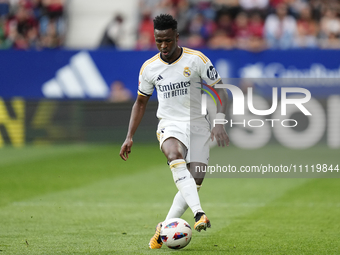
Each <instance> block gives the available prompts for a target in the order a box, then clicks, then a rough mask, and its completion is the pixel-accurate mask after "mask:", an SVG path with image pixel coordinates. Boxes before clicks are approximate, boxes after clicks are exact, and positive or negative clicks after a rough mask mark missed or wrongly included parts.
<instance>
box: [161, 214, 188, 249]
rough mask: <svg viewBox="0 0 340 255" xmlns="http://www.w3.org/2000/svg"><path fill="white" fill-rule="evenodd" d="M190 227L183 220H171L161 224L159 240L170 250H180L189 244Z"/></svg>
mask: <svg viewBox="0 0 340 255" xmlns="http://www.w3.org/2000/svg"><path fill="white" fill-rule="evenodd" d="M191 235H192V232H191V227H190V225H189V224H188V222H186V221H185V220H183V219H180V218H173V219H168V220H166V221H164V222H163V223H162V229H161V234H160V236H161V239H162V241H163V243H164V244H165V245H166V246H168V247H169V248H171V249H182V248H184V247H185V246H187V245H188V244H189V243H190V240H191Z"/></svg>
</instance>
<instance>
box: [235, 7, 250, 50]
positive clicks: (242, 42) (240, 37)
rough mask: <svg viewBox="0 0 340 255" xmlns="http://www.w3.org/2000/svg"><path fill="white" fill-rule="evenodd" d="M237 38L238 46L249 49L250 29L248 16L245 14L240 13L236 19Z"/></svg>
mask: <svg viewBox="0 0 340 255" xmlns="http://www.w3.org/2000/svg"><path fill="white" fill-rule="evenodd" d="M234 31H235V38H236V45H237V47H238V48H240V49H247V46H248V45H247V44H248V40H249V38H250V29H249V26H248V16H247V14H246V13H245V12H240V13H239V14H238V15H237V16H236V18H235V25H234Z"/></svg>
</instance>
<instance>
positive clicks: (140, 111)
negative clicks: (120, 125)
mask: <svg viewBox="0 0 340 255" xmlns="http://www.w3.org/2000/svg"><path fill="white" fill-rule="evenodd" d="M149 98H150V97H149V96H142V95H138V96H137V99H136V102H135V103H134V105H133V107H132V111H131V116H130V123H129V128H128V133H127V135H126V139H125V141H124V143H123V145H122V147H121V149H120V153H119V155H120V157H121V158H122V159H123V160H125V161H126V160H127V159H128V158H129V154H130V153H131V147H132V144H133V141H132V138H133V136H134V134H135V132H136V130H137V128H138V126H139V124H140V122H141V120H142V118H143V115H144V113H145V108H146V105H147V103H148V101H149Z"/></svg>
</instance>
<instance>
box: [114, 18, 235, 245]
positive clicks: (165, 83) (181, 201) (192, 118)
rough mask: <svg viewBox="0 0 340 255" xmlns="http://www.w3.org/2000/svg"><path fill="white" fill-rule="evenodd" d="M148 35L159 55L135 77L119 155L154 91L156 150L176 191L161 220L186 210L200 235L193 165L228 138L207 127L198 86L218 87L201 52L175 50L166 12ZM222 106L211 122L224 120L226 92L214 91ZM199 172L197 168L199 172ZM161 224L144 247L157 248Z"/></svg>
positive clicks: (202, 221) (203, 224)
mask: <svg viewBox="0 0 340 255" xmlns="http://www.w3.org/2000/svg"><path fill="white" fill-rule="evenodd" d="M154 36H155V41H156V45H157V48H158V50H159V51H160V53H158V54H156V55H155V56H154V57H152V58H150V59H149V60H147V61H146V62H145V63H144V64H143V66H142V67H141V70H140V73H139V87H138V96H137V99H136V102H135V103H134V105H133V108H132V112H131V117H130V123H129V128H128V133H127V136H126V139H125V141H124V143H123V145H122V147H121V150H120V157H121V158H122V159H123V160H127V159H128V157H129V154H130V152H131V147H132V144H133V141H132V138H133V135H134V134H135V132H136V130H137V127H138V125H139V123H140V121H141V120H142V117H143V115H144V112H145V108H146V105H147V102H148V100H149V97H150V96H151V95H152V93H153V90H154V88H156V90H157V97H158V101H159V106H158V110H157V118H158V119H159V124H158V129H157V138H158V140H159V143H160V148H161V150H162V152H163V153H164V155H165V157H166V158H167V160H168V164H169V166H170V169H171V171H172V174H173V179H174V182H175V184H176V186H177V188H178V192H177V194H176V195H175V198H174V200H173V203H172V206H171V208H170V210H169V212H168V215H167V216H166V219H171V218H179V217H181V216H182V215H183V213H184V212H185V210H186V209H187V208H188V207H190V209H191V210H192V212H193V214H194V218H195V225H194V229H195V230H197V231H199V232H200V231H201V230H202V229H204V230H206V228H209V227H210V226H211V224H210V221H209V219H208V217H207V216H206V215H205V213H204V211H203V209H202V207H201V204H200V199H199V196H198V190H199V189H200V187H201V184H202V182H203V179H204V174H205V173H203V171H202V172H199V171H198V172H196V171H195V169H196V168H195V167H196V166H199V167H204V166H207V164H208V159H209V140H210V138H211V139H212V140H214V138H215V139H216V140H217V143H218V145H219V146H223V147H224V146H225V145H229V137H228V135H227V133H226V132H225V129H224V126H223V125H216V126H215V127H214V128H213V129H211V130H210V125H209V123H208V121H207V119H206V118H205V116H204V115H202V114H201V111H200V109H201V90H200V89H198V88H197V87H200V86H201V84H200V83H197V81H201V80H203V81H204V82H205V83H206V84H207V85H210V86H214V85H215V84H217V83H221V78H220V77H219V74H218V73H217V72H216V70H215V68H214V66H213V65H212V63H211V61H210V60H209V59H208V58H207V57H206V56H205V55H204V54H202V53H201V52H199V51H195V50H192V49H188V48H184V47H179V46H178V37H179V34H178V33H177V21H176V20H175V19H174V18H173V17H172V16H171V15H168V14H161V15H159V16H157V17H156V18H155V19H154ZM216 91H217V93H218V95H219V96H220V98H221V99H222V102H223V104H222V105H220V104H218V106H217V116H216V118H217V119H224V118H225V115H224V113H225V112H226V102H227V93H226V91H225V90H224V89H216ZM201 169H202V168H201ZM161 226H162V222H160V223H158V225H157V227H156V233H155V234H154V236H153V237H152V238H151V240H150V243H149V247H150V248H151V249H159V248H161V247H162V244H163V243H162V240H161V238H160V230H161Z"/></svg>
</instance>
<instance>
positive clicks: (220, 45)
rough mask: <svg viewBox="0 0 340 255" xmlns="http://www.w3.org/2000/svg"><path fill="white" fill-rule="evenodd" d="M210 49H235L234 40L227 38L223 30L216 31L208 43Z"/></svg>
mask: <svg viewBox="0 0 340 255" xmlns="http://www.w3.org/2000/svg"><path fill="white" fill-rule="evenodd" d="M208 47H209V48H210V49H225V50H230V49H233V48H234V47H235V42H234V39H233V38H232V37H231V36H229V35H228V34H227V33H226V31H225V30H223V29H218V30H217V31H215V33H214V35H213V36H212V37H211V38H210V40H209V41H208Z"/></svg>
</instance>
